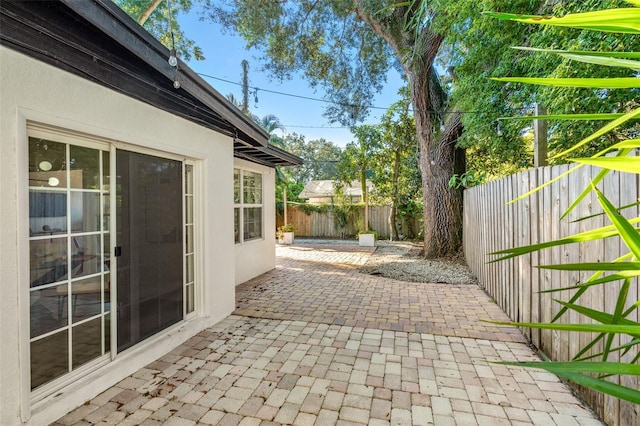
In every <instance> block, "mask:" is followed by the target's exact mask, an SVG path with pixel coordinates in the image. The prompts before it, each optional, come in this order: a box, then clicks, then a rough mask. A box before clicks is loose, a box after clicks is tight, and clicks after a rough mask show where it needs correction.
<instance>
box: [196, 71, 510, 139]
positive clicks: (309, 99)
mask: <svg viewBox="0 0 640 426" xmlns="http://www.w3.org/2000/svg"><path fill="white" fill-rule="evenodd" d="M196 74H198V75H200V76H202V77H207V78H211V79H214V80H218V81H222V82H225V83H229V84H234V85H236V86H242V84H240V83H236V82H235V81H231V80H226V79H224V78H220V77H215V76H213V75H209V74H205V73H200V72H196ZM249 88H250V89H252V90H253V91H254V93H256V94H257V92H259V91H260V92H266V93H273V94H275V95H280V96H289V97H291V98H298V99H305V100H308V101H314V102H322V103H326V104H334V105H342V106H353V105H352V104H347V103H344V102H335V101H328V100H326V99H321V98H313V97H311V96H303V95H296V94H294V93H287V92H280V91H277V90H270V89H262V88H260V87H257V86H249ZM368 108H369V109H377V110H383V111H388V110H390V109H391V108H390V107H379V106H370V107H368ZM408 111H409V112H415V111H416V110H414V109H411V108H410V109H409V110H408ZM427 112H429V113H433V114H496V115H498V114H497V113H496V112H494V111H455V110H453V111H434V110H430V111H427ZM289 127H312V126H289ZM318 127H322V126H318ZM334 128H348V127H334Z"/></svg>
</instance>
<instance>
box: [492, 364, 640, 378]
mask: <svg viewBox="0 0 640 426" xmlns="http://www.w3.org/2000/svg"><path fill="white" fill-rule="evenodd" d="M496 364H503V365H517V366H521V367H532V368H543V369H545V370H547V371H552V372H554V373H600V374H621V375H622V374H624V375H627V376H640V365H638V364H625V363H621V362H620V363H618V362H571V361H544V362H512V361H506V362H498V363H496Z"/></svg>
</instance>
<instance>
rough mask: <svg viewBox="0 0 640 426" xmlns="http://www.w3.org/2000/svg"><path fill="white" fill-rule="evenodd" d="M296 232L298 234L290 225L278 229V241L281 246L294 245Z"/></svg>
mask: <svg viewBox="0 0 640 426" xmlns="http://www.w3.org/2000/svg"><path fill="white" fill-rule="evenodd" d="M294 232H296V228H295V227H294V226H293V225H291V224H290V223H287V224H286V225H282V226H281V227H280V228H278V235H279V238H278V240H279V241H280V244H293V239H294Z"/></svg>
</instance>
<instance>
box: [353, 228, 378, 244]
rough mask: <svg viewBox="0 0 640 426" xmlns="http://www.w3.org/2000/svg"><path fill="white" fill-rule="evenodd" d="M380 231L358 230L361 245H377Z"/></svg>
mask: <svg viewBox="0 0 640 426" xmlns="http://www.w3.org/2000/svg"><path fill="white" fill-rule="evenodd" d="M377 239H378V233H377V232H376V231H371V230H369V231H360V232H358V244H359V245H360V246H361V247H375V245H376V240H377Z"/></svg>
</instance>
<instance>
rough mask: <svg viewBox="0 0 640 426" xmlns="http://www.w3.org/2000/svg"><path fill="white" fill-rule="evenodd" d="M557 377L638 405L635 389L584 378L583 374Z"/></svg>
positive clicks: (602, 380)
mask: <svg viewBox="0 0 640 426" xmlns="http://www.w3.org/2000/svg"><path fill="white" fill-rule="evenodd" d="M558 375H559V376H562V377H564V378H566V379H569V380H571V381H572V382H574V383H577V384H579V385H582V386H586V387H588V388H590V389H593V390H596V391H598V392H602V393H605V394H607V395H611V396H615V397H616V398H619V399H623V400H625V401H630V402H633V403H634V404H640V391H638V390H636V389H632V388H628V387H626V386H622V385H618V384H615V383H612V382H609V381H607V380H604V379H598V378H595V377H591V376H586V375H584V374H576V373H558Z"/></svg>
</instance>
